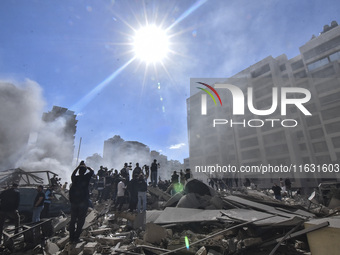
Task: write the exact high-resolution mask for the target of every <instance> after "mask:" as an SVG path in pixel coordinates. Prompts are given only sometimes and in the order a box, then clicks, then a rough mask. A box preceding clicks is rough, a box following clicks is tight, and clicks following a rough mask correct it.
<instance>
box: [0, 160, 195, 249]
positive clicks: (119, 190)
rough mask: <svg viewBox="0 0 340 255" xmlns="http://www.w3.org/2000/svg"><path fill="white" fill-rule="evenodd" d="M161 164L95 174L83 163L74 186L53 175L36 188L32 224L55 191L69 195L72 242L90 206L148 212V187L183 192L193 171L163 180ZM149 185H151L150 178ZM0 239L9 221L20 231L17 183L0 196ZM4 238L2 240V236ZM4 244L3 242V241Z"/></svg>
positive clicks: (45, 214) (103, 169) (44, 211)
mask: <svg viewBox="0 0 340 255" xmlns="http://www.w3.org/2000/svg"><path fill="white" fill-rule="evenodd" d="M159 168H160V164H159V163H157V160H156V159H155V160H154V161H153V162H152V163H151V164H150V166H148V165H144V166H142V167H140V166H139V163H136V164H135V167H134V168H133V167H132V163H130V164H129V165H128V164H127V163H124V166H123V168H122V169H121V170H120V171H118V170H113V169H111V170H108V168H106V167H103V166H100V169H99V170H98V171H97V174H95V172H94V170H93V169H92V168H91V167H89V166H86V164H85V162H84V161H81V162H80V164H79V165H78V166H77V167H76V169H74V171H73V173H72V175H71V184H70V185H69V189H67V186H68V183H67V182H65V183H64V184H63V185H62V184H61V182H60V181H61V179H60V178H58V176H57V175H54V176H53V177H52V178H51V179H50V182H49V183H50V185H49V186H48V187H47V188H44V187H43V186H42V185H38V186H37V193H36V196H35V199H34V202H33V205H32V222H33V223H35V222H40V220H41V218H47V217H48V216H49V208H50V204H51V202H52V201H53V199H54V191H55V190H59V191H64V192H65V194H66V193H68V196H69V200H70V203H71V220H70V223H69V233H70V242H71V243H77V242H79V237H80V234H81V232H82V228H83V225H84V223H85V218H86V215H87V212H88V208H89V207H93V204H94V203H96V204H100V203H102V202H103V201H106V200H112V202H113V205H114V206H113V208H114V209H115V210H118V211H121V210H122V209H123V206H124V205H128V208H127V209H128V211H129V212H137V213H142V212H145V211H146V209H147V199H146V197H147V195H146V192H147V188H148V185H149V186H152V187H158V188H159V189H161V190H163V191H166V192H168V193H170V194H174V193H176V192H180V191H181V190H183V186H184V184H185V182H186V181H187V180H188V179H189V178H191V172H190V170H189V169H187V170H186V171H185V172H183V170H180V171H179V172H178V173H177V171H174V172H173V174H172V176H171V180H164V181H163V180H162V179H161V177H160V176H159V175H158V171H159ZM149 178H150V182H149V183H148V179H149ZM0 200H1V206H0V236H2V230H3V226H4V223H5V220H6V219H8V218H10V219H13V220H14V221H15V227H16V228H15V229H16V230H15V231H16V232H17V231H18V226H19V222H20V216H19V213H18V207H19V204H20V191H19V189H18V183H13V185H12V187H10V188H8V189H6V190H5V191H3V192H2V193H1V194H0ZM0 238H1V237H0ZM0 241H1V240H0Z"/></svg>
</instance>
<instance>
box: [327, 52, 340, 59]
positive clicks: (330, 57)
mask: <svg viewBox="0 0 340 255" xmlns="http://www.w3.org/2000/svg"><path fill="white" fill-rule="evenodd" d="M329 59H330V60H331V61H336V60H339V59H340V51H338V52H335V53H333V54H331V55H329Z"/></svg>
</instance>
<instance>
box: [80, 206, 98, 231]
mask: <svg viewBox="0 0 340 255" xmlns="http://www.w3.org/2000/svg"><path fill="white" fill-rule="evenodd" d="M96 218H97V211H96V210H92V211H91V212H90V213H89V214H88V215H87V216H86V219H85V223H84V226H83V229H87V228H88V227H89V226H91V225H92V224H94V222H95V219H96Z"/></svg>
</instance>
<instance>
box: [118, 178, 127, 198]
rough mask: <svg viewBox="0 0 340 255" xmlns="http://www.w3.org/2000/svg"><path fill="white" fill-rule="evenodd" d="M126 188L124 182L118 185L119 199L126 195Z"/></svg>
mask: <svg viewBox="0 0 340 255" xmlns="http://www.w3.org/2000/svg"><path fill="white" fill-rule="evenodd" d="M125 189H126V186H125V184H124V182H122V181H120V182H119V183H118V185H117V197H123V196H124V193H125Z"/></svg>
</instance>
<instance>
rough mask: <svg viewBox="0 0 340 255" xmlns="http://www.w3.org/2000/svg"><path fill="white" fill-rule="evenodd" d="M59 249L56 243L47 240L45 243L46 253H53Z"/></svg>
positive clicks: (52, 254)
mask: <svg viewBox="0 0 340 255" xmlns="http://www.w3.org/2000/svg"><path fill="white" fill-rule="evenodd" d="M58 251H59V247H58V245H57V244H55V243H52V242H51V241H49V240H47V243H46V253H47V254H51V255H54V254H56V253H57V252H58Z"/></svg>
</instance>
